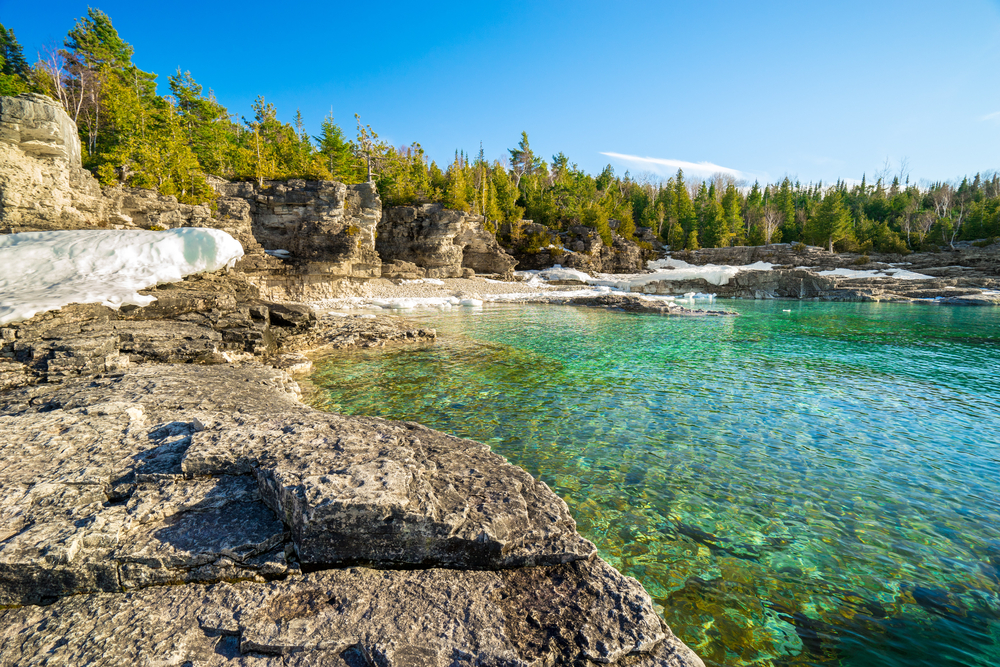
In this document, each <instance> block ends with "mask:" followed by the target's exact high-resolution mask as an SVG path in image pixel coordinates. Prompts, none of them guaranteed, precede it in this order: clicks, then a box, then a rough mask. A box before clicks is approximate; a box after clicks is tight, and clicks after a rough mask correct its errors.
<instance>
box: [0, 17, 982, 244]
mask: <svg viewBox="0 0 1000 667" xmlns="http://www.w3.org/2000/svg"><path fill="white" fill-rule="evenodd" d="M133 55H134V50H133V48H132V46H130V45H129V44H128V42H126V41H125V40H124V39H123V38H122V37H121V36H120V35H119V34H118V32H117V31H116V30H115V28H114V26H113V25H112V21H111V19H110V17H108V16H107V15H106V14H104V13H102V12H101V11H100V10H97V9H90V10H89V11H88V13H87V15H86V16H84V17H81V18H80V19H78V20H77V22H76V25H75V26H74V27H73V29H72V30H70V32H69V33H68V34H67V35H66V37H65V39H64V41H63V48H61V49H58V50H55V51H53V52H48V53H45V54H40V55H39V58H38V60H37V61H36V62H35V63H33V64H30V65H29V63H28V61H27V59H26V58H25V56H24V54H23V49H22V48H21V46H20V45H19V44H18V42H17V39H16V36H15V34H14V31H13V29H10V28H7V27H4V26H3V25H0V95H18V94H21V93H25V92H35V93H41V94H44V95H48V96H49V97H51V98H53V99H54V100H58V101H59V102H60V103H61V104H62V105H63V107H64V108H65V109H66V111H67V113H68V114H69V116H70V117H71V118H72V119H73V120H74V121H75V122H76V124H77V127H78V129H79V132H80V141H81V145H82V149H83V151H82V152H83V164H84V166H85V167H86V168H88V169H90V170H91V171H92V172H93V173H94V175H95V176H96V177H97V178H98V180H99V181H100V182H101V184H102V186H111V185H114V184H119V183H120V184H124V185H128V186H131V187H141V188H149V189H153V190H157V191H158V192H160V193H161V194H165V195H174V196H176V197H177V198H178V199H179V200H180V201H182V202H187V203H202V202H207V201H210V200H211V199H212V198H213V197H214V196H215V193H214V191H213V189H212V188H211V186H210V185H209V183H208V179H207V177H208V175H214V176H218V177H221V178H225V179H228V180H254V181H257V182H258V183H263V182H265V181H272V180H287V179H293V178H301V179H307V180H338V181H342V182H345V183H360V182H364V181H367V180H372V181H374V182H375V183H376V184H377V186H378V190H379V193H380V195H381V197H382V201H383V203H384V205H386V206H393V205H401V204H411V203H423V202H440V203H442V204H444V205H445V206H446V207H448V208H452V209H456V210H462V211H466V212H469V213H472V214H475V215H481V216H484V217H485V220H486V225H487V227H488V228H489V229H490V230H491V231H493V232H495V233H500V234H501V235H502V236H503V239H502V240H503V241H505V242H507V243H510V244H515V245H517V244H525V243H529V242H530V241H529V240H528V239H526V238H523V234H521V233H520V230H521V228H522V226H523V221H524V220H525V219H527V220H532V221H534V222H535V223H540V224H543V225H546V226H547V227H549V228H551V229H554V230H561V229H566V228H567V227H569V226H570V225H576V224H582V225H586V226H589V227H593V228H594V229H596V230H597V231H598V232H599V233H600V234H601V236H602V237H603V238H604V240H605V242H606V243H607V244H608V245H610V244H611V238H612V231H611V230H612V227H614V228H615V233H617V234H619V235H621V236H624V237H626V238H633V237H634V234H635V230H636V228H637V227H639V226H642V227H650V228H652V229H653V231H654V233H655V234H657V235H658V236H659V237H660V238H661V239H662V240H663V241H664V242H665V243H667V244H669V245H670V246H671V248H674V249H679V248H688V249H696V248H702V247H724V246H731V245H762V244H766V243H777V242H804V243H811V244H816V245H823V246H829V247H832V248H834V249H836V250H839V251H856V252H867V251H873V252H893V253H901V254H905V253H907V252H910V251H915V250H928V249H934V248H939V247H947V246H950V245H951V244H953V243H954V242H956V241H959V240H977V239H979V240H983V239H992V238H994V237H1000V175H998V174H997V173H995V172H993V173H988V174H975V175H974V176H972V177H964V178H962V179H960V180H956V181H955V182H953V183H947V182H937V183H929V184H923V185H918V184H917V183H916V182H914V181H912V180H911V179H910V178H909V175H908V174H907V173H906V170H905V168H903V169H900V170H899V173H897V174H895V175H893V174H890V173H889V170H888V168H887V167H886V168H884V169H883V170H882V171H880V172H879V173H877V174H875V175H874V177H873V178H872V179H871V180H869V179H867V178H863V179H862V181H861V182H860V183H855V184H850V185H849V184H848V183H847V182H844V181H838V182H837V183H835V184H832V185H824V184H822V183H815V184H814V183H809V184H803V183H800V182H798V181H794V182H793V181H792V180H791V179H789V178H785V179H783V180H782V181H781V182H780V183H770V184H760V183H752V184H748V183H744V182H740V181H737V180H736V179H734V178H732V177H730V176H726V175H721V174H717V175H715V176H713V177H711V178H708V179H691V178H685V176H684V174H683V173H682V172H680V171H678V172H677V174H676V175H675V176H673V177H671V178H669V179H663V178H661V177H658V176H654V175H650V174H643V175H641V176H639V177H633V176H632V175H631V174H630V173H629V172H626V173H624V174H621V175H619V174H616V173H615V171H614V169H613V168H612V167H611V166H610V165H609V166H607V167H605V168H604V170H603V171H602V172H601V173H600V174H597V175H596V176H595V175H591V174H588V173H586V172H584V171H583V170H581V169H580V168H579V167H578V166H577V165H576V164H575V163H572V162H570V160H569V158H568V157H567V156H566V155H564V154H563V153H559V154H557V155H554V156H552V158H551V160H550V161H546V160H545V159H543V158H542V157H541V156H539V155H537V154H536V153H535V152H534V151H533V150H532V148H531V145H530V143H529V140H528V135H527V133H526V132H522V134H521V137H520V140H519V142H518V143H517V146H516V147H514V148H511V149H509V150H508V151H507V152H508V154H509V157H505V158H504V159H502V160H494V161H489V160H487V159H486V158H485V155H484V151H483V149H482V147H481V146H480V148H479V150H478V151H477V152H475V154H473V153H468V152H466V151H464V150H459V151H456V152H455V155H454V159H453V160H452V161H451V163H450V164H447V165H445V166H444V168H442V167H441V166H440V165H438V164H437V163H436V162H435V161H433V160H430V159H429V158H428V156H427V155H426V153H425V152H424V150H423V148H421V146H420V144H419V143H412V144H410V145H406V146H392V145H390V144H388V143H387V142H385V141H384V140H382V139H380V138H379V136H378V134H377V133H376V132H375V131H374V130H373V129H372V128H371V127H370V126H368V125H365V124H364V123H363V121H362V119H361V118H360V117H358V116H355V125H356V128H352V129H354V133H355V134H354V136H353V137H348V136H347V135H346V134H345V132H344V130H343V129H342V128H341V127H340V125H338V124H337V122H336V121H335V120H334V118H333V117H332V115H330V116H327V118H326V119H325V120H324V121H323V123H322V125H321V128H320V133H319V134H318V135H316V136H310V134H309V133H308V132H306V130H305V127H304V124H303V122H302V117H301V114H300V113H298V112H296V114H295V120H294V121H293V123H291V124H289V123H285V122H282V121H280V120H278V112H277V109H275V107H274V106H273V105H272V104H270V103H268V102H267V101H266V100H265V98H264V97H263V96H260V97H258V98H257V99H256V101H255V102H254V103H253V105H252V108H251V109H250V114H249V115H248V116H240V117H237V116H236V115H234V114H231V113H230V112H229V110H228V109H226V108H225V107H224V106H223V105H222V104H220V103H219V102H218V101H217V100H216V99H215V97H214V96H213V94H212V93H211V91H210V90H209V91H207V92H206V90H205V88H204V87H203V86H202V85H201V84H199V83H198V82H196V80H195V79H194V78H193V77H192V75H191V73H190V72H181V71H180V70H178V71H177V72H175V73H174V74H172V75H169V76H167V83H168V84H169V89H170V93H169V94H167V95H160V94H159V93H158V87H157V78H158V77H157V75H156V74H153V73H151V72H145V71H142V70H141V69H139V68H138V67H137V66H136V65H135V63H134V62H133V60H132V58H133ZM612 221H617V224H614V223H612Z"/></svg>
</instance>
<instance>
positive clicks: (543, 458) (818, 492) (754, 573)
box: [311, 301, 1000, 667]
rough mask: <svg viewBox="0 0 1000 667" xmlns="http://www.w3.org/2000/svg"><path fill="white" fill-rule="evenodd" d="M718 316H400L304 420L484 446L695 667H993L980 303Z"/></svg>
mask: <svg viewBox="0 0 1000 667" xmlns="http://www.w3.org/2000/svg"><path fill="white" fill-rule="evenodd" d="M722 303H723V304H724V306H725V307H726V308H730V309H733V310H738V311H739V312H740V313H741V316H740V317H737V318H713V319H695V318H690V319H684V318H667V317H659V316H645V315H627V314H620V313H613V312H607V311H602V310H596V309H584V308H566V307H552V306H493V307H490V306H487V308H486V309H485V310H483V311H471V310H469V309H463V310H462V311H460V312H450V313H431V312H423V313H422V312H419V311H418V312H416V313H414V314H413V315H409V316H408V319H410V320H413V321H416V322H419V323H420V324H421V325H427V326H433V327H436V328H437V330H438V334H439V340H438V342H436V343H434V344H429V345H422V346H419V347H406V348H395V349H389V350H381V351H371V352H368V351H365V352H350V353H346V354H339V355H334V356H329V357H326V358H324V359H323V360H321V361H320V362H318V363H317V370H316V372H315V373H314V375H313V377H312V381H313V382H314V383H315V388H314V393H313V394H312V396H311V401H312V402H313V404H314V405H316V406H317V407H320V408H323V409H328V410H333V411H338V412H344V413H348V414H368V415H378V416H383V417H387V418H393V419H412V420H416V421H420V422H423V423H425V424H427V425H430V426H432V427H435V428H438V429H440V430H443V431H446V432H449V433H453V434H456V435H459V436H463V437H469V438H474V439H477V440H480V441H483V442H487V443H489V444H490V446H491V447H492V448H493V449H494V451H497V452H499V453H500V454H502V455H504V456H505V457H507V458H508V459H509V460H510V461H511V462H513V463H516V464H518V465H520V466H522V467H524V468H526V469H527V470H529V471H530V472H531V473H532V474H534V475H536V476H538V477H540V478H541V479H543V480H544V481H545V482H546V483H548V484H549V486H551V487H552V488H553V489H554V490H555V491H556V492H557V493H559V494H560V495H561V496H562V497H563V498H564V499H565V500H566V502H567V503H568V504H569V506H570V509H571V510H572V512H573V515H574V517H575V518H576V520H577V522H578V526H579V530H580V532H581V533H582V534H583V535H585V536H586V537H588V538H589V539H591V540H593V541H594V542H595V543H596V544H597V545H598V548H599V549H600V553H601V555H602V556H603V557H604V558H606V559H607V560H608V561H610V562H611V563H612V564H614V565H615V566H616V567H617V568H618V569H620V570H621V571H622V572H625V573H626V574H629V575H631V576H634V577H636V578H638V579H639V580H640V581H641V582H642V583H643V584H644V585H645V587H646V589H647V590H648V591H649V592H650V594H651V595H652V596H653V599H654V601H655V602H656V603H657V604H659V605H661V606H662V607H663V611H664V618H665V620H666V621H667V622H668V623H669V624H670V625H671V627H672V628H673V629H674V631H675V632H676V633H677V634H678V635H679V636H680V637H681V638H682V639H683V640H684V641H685V642H687V643H688V644H689V645H690V646H692V647H693V648H694V649H695V650H696V651H697V652H698V653H699V654H700V655H701V656H702V657H703V658H704V659H705V661H706V663H707V664H709V665H845V666H846V665H850V666H860V665H872V666H875V665H878V666H879V667H884V666H887V665H889V666H896V665H898V666H900V667H903V666H906V667H913V666H922V665H927V666H931V665H933V666H935V667H937V666H940V665H976V666H983V667H985V666H987V665H991V666H995V665H1000V481H998V480H1000V308H971V307H970V308H947V307H935V306H924V305H920V306H907V305H898V304H824V303H811V302H805V303H799V302H788V301H779V302H774V301H772V302H741V301H736V302H731V301H730V302H722ZM786 309H787V310H789V311H790V312H785V310H786Z"/></svg>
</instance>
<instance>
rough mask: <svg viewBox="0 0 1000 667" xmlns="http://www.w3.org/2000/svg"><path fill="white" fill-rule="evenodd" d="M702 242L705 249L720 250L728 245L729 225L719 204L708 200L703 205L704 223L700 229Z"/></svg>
mask: <svg viewBox="0 0 1000 667" xmlns="http://www.w3.org/2000/svg"><path fill="white" fill-rule="evenodd" d="M702 241H703V242H704V245H705V247H706V248H722V247H725V246H727V245H729V224H728V221H727V220H726V211H725V209H724V208H723V206H722V203H721V202H718V201H716V200H715V199H710V200H708V202H707V204H706V205H705V222H704V226H703V227H702Z"/></svg>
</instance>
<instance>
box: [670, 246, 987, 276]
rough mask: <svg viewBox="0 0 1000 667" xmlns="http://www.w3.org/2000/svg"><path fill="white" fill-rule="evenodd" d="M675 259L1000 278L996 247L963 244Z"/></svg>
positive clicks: (764, 249)
mask: <svg viewBox="0 0 1000 667" xmlns="http://www.w3.org/2000/svg"><path fill="white" fill-rule="evenodd" d="M671 256H672V257H674V258H676V259H681V260H684V261H686V262H688V263H690V264H698V265H703V264H726V265H730V266H744V265H747V264H753V263H755V262H768V263H770V264H776V265H779V266H782V267H785V268H793V267H799V268H808V269H811V270H813V271H825V270H830V269H862V270H872V269H889V268H893V267H896V268H905V269H906V270H907V271H914V272H916V273H922V274H924V275H928V276H931V277H934V278H942V279H952V278H954V279H958V280H963V279H965V280H969V279H971V280H981V279H995V278H1000V243H994V244H992V245H982V244H979V245H976V244H973V243H969V242H966V241H963V242H959V243H956V244H955V247H954V248H949V249H947V250H941V251H939V252H917V253H911V254H909V255H896V254H880V253H868V254H864V255H859V254H857V253H849V252H842V253H837V252H829V251H827V250H825V249H823V248H817V247H815V246H806V245H803V244H797V243H796V244H791V243H776V244H773V245H770V246H735V247H732V248H704V249H702V250H693V251H681V252H674V253H671Z"/></svg>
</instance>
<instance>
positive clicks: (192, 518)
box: [0, 275, 701, 667]
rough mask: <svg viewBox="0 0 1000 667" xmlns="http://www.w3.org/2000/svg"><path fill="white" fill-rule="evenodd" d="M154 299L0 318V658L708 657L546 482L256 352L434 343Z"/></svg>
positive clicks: (208, 298) (398, 333)
mask: <svg viewBox="0 0 1000 667" xmlns="http://www.w3.org/2000/svg"><path fill="white" fill-rule="evenodd" d="M151 293H155V294H156V295H157V296H158V297H159V300H158V301H156V302H154V303H153V304H151V305H150V306H146V307H144V308H131V309H123V311H124V312H116V311H113V310H110V309H108V308H103V307H100V306H70V307H67V308H64V309H63V310H61V311H57V312H51V313H46V314H44V315H41V316H38V317H36V318H33V319H32V320H29V321H26V322H22V323H19V324H17V325H13V326H9V327H6V328H3V329H2V330H0V340H2V341H3V346H2V348H0V354H2V355H4V357H5V359H6V360H7V361H6V362H5V364H4V367H6V368H8V369H10V368H11V367H14V366H20V369H21V370H20V374H19V377H20V381H18V382H15V383H12V385H11V386H10V387H9V388H8V389H7V391H4V392H2V393H0V432H2V433H3V435H4V437H3V438H2V439H0V607H4V606H6V607H8V608H7V609H3V610H0V664H3V665H7V664H17V665H32V664H52V663H54V662H59V663H64V664H70V663H72V664H77V663H81V664H82V663H88V662H100V663H103V664H126V663H136V664H176V665H183V664H192V665H247V664H255V665H256V664H259V665H272V664H273V665H278V664H281V665H287V664H297V665H306V664H310V665H312V664H317V665H318V664H323V665H327V664H328V665H345V666H351V667H353V666H355V665H371V664H381V665H398V666H404V665H407V666H408V665H412V666H414V667H416V666H418V665H420V666H423V665H442V666H443V665H455V664H469V665H473V664H496V665H499V664H503V665H525V666H527V665H540V664H580V665H591V664H595V665H596V664H623V665H643V666H647V665H648V666H653V665H663V666H666V665H673V666H675V667H676V666H681V665H700V664H701V662H700V661H699V660H698V659H697V657H695V656H694V655H693V654H692V653H691V652H690V650H689V649H687V647H685V646H684V645H683V644H682V643H681V642H680V641H679V640H677V638H676V637H674V636H673V635H672V634H671V633H670V631H669V629H668V628H666V626H664V625H663V623H662V621H661V620H660V619H659V618H658V617H657V615H656V613H655V611H654V609H653V606H652V603H651V601H650V599H649V597H648V595H647V594H646V593H645V591H643V590H642V588H641V586H639V584H638V583H637V582H636V581H634V580H632V579H629V578H627V577H623V576H622V575H620V574H619V573H618V572H616V571H615V570H614V569H612V568H611V567H610V566H608V565H607V564H606V563H604V562H603V561H601V560H600V559H599V558H598V557H597V556H596V555H595V553H594V546H593V544H591V543H590V542H588V541H587V540H585V539H583V538H582V537H580V536H579V535H578V534H577V533H576V527H575V523H574V522H573V519H572V518H571V517H570V515H569V511H568V508H567V507H566V505H565V503H563V501H562V500H560V499H559V498H558V497H557V496H556V495H555V494H553V493H552V492H551V491H550V490H549V489H548V487H547V486H546V485H545V484H544V483H542V482H540V481H538V480H535V479H534V478H532V477H531V476H530V475H528V474H527V473H525V472H524V471H523V470H521V469H519V468H516V467H514V466H511V465H509V464H508V463H506V462H505V461H504V460H503V459H502V458H501V457H499V456H497V455H495V454H493V453H492V452H490V450H489V448H488V447H487V446H486V445H482V444H480V443H476V442H472V441H468V440H462V439H459V438H454V437H451V436H447V435H444V434H442V433H438V432H436V431H433V430H431V429H428V428H425V427H423V426H420V425H418V424H414V423H399V422H390V421H385V420H381V419H375V418H354V417H344V416H339V415H333V414H329V413H323V412H318V411H315V410H312V409H310V408H308V407H306V406H304V405H303V404H302V403H301V402H300V401H299V400H298V387H297V385H296V383H295V382H294V381H293V380H292V379H291V378H290V377H289V376H288V375H287V374H286V373H285V372H284V371H281V370H278V369H275V368H272V367H270V366H268V365H264V364H262V363H260V361H261V360H280V359H281V358H282V356H281V353H282V352H285V353H287V352H291V351H294V350H296V349H301V348H303V347H312V346H315V345H320V344H324V343H333V344H336V345H338V346H342V345H347V344H357V345H372V344H385V341H386V340H401V341H416V340H428V339H432V338H433V335H434V334H433V332H431V331H425V330H415V329H407V328H406V327H405V326H400V324H399V323H398V321H396V320H382V321H373V320H370V319H365V318H361V317H356V318H347V319H346V320H345V319H343V318H340V319H338V320H337V323H336V325H332V326H330V327H329V331H328V330H327V327H326V326H325V325H324V322H323V320H321V319H319V318H317V317H316V316H315V314H313V313H312V312H311V311H310V310H309V309H308V308H305V307H294V306H287V305H282V304H277V303H269V302H266V301H262V300H261V299H260V295H259V292H258V291H257V290H256V288H255V287H254V286H252V285H250V284H248V283H246V282H244V281H243V280H242V279H241V278H240V277H239V276H225V275H210V276H202V277H197V278H190V279H188V280H185V281H183V282H181V283H177V284H175V285H171V286H160V287H158V288H156V289H155V290H151ZM368 323H371V324H370V327H369V328H368V330H367V332H366V331H365V327H366V326H367V325H368ZM176 361H191V362H195V363H187V364H183V363H180V364H179V363H164V362H176ZM39 604H44V606H38V605H39Z"/></svg>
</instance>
